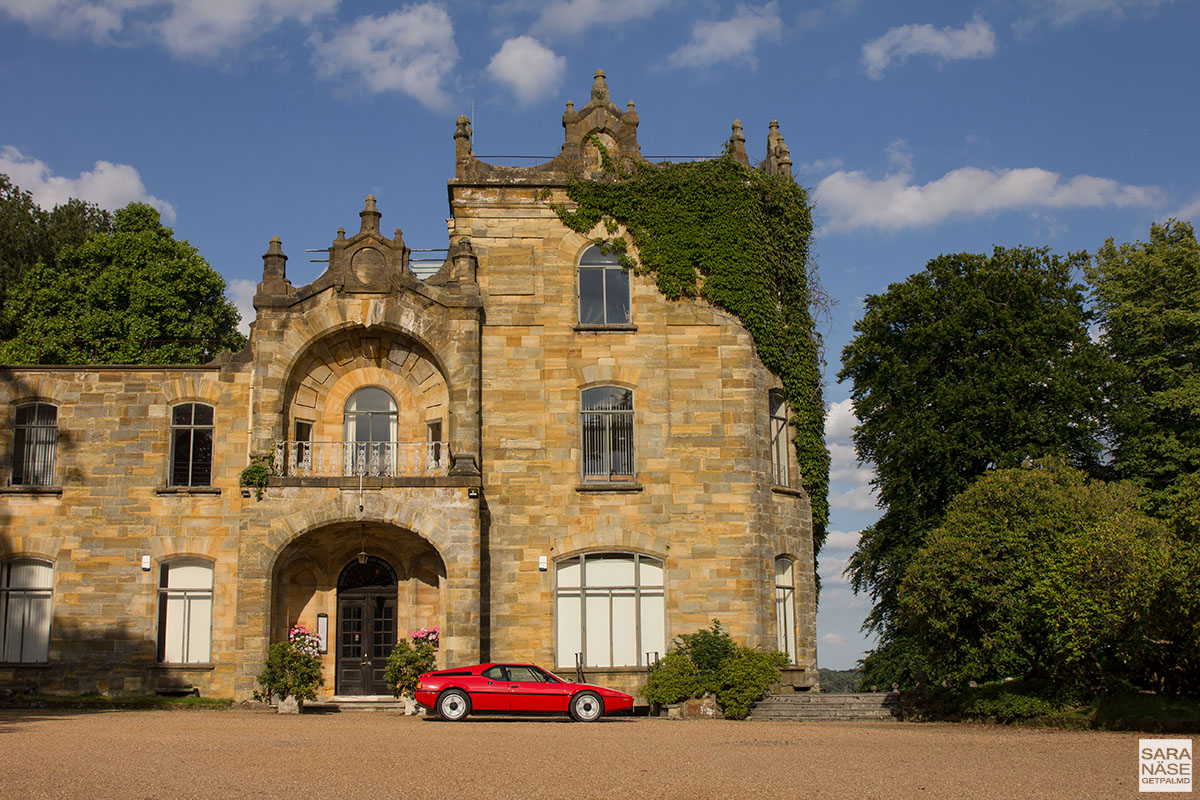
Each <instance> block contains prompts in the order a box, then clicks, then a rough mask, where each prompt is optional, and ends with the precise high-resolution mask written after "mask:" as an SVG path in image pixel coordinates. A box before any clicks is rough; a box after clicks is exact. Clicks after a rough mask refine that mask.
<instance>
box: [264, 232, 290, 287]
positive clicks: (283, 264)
mask: <svg viewBox="0 0 1200 800" xmlns="http://www.w3.org/2000/svg"><path fill="white" fill-rule="evenodd" d="M262 260H263V277H262V284H261V285H260V288H259V291H264V292H266V293H269V294H278V293H282V292H286V291H287V256H286V255H284V254H283V242H282V240H280V238H279V237H278V236H272V237H271V243H270V244H268V245H267V252H265V253H263V257H262Z"/></svg>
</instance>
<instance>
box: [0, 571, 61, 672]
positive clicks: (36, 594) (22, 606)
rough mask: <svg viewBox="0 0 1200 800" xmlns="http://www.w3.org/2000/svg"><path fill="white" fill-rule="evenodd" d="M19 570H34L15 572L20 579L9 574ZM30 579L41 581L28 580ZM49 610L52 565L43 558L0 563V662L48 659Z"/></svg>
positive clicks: (30, 661)
mask: <svg viewBox="0 0 1200 800" xmlns="http://www.w3.org/2000/svg"><path fill="white" fill-rule="evenodd" d="M20 567H26V568H29V567H33V568H35V569H33V570H29V569H26V570H22V571H21V572H24V573H25V574H23V575H22V574H21V573H20V572H19V573H18V575H19V576H20V577H19V578H17V579H14V577H13V572H14V570H15V569H17V568H20ZM37 568H41V569H37ZM30 576H33V577H35V578H37V577H41V578H43V580H40V581H39V580H34V581H28V580H27V579H28V578H29V577H30ZM14 581H16V582H17V584H18V585H14ZM26 583H30V585H25V584H26ZM53 609H54V563H53V562H51V561H47V560H46V559H43V558H10V559H7V560H5V561H0V663H2V664H44V663H46V662H48V661H49V660H50V622H51V618H52V616H53Z"/></svg>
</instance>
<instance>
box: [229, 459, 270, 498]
mask: <svg viewBox="0 0 1200 800" xmlns="http://www.w3.org/2000/svg"><path fill="white" fill-rule="evenodd" d="M274 474H275V465H274V460H273V459H271V458H265V457H262V456H258V457H256V458H254V459H252V460H251V463H250V466H248V467H246V468H245V469H243V470H242V471H241V473H239V474H238V486H247V487H250V488H252V489H253V490H254V499H255V500H262V499H263V492H264V491H265V490H266V488H267V483H268V482H269V481H270V479H271V476H272V475H274Z"/></svg>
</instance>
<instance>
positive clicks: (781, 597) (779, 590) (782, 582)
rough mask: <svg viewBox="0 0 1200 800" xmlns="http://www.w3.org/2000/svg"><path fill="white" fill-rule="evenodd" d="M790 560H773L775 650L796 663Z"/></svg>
mask: <svg viewBox="0 0 1200 800" xmlns="http://www.w3.org/2000/svg"><path fill="white" fill-rule="evenodd" d="M793 567H794V564H793V562H792V560H791V559H790V558H785V557H783V556H780V557H779V558H777V559H775V630H776V641H777V644H776V645H775V646H776V648H777V649H778V650H779V651H780V652H781V653H787V657H788V662H789V663H791V664H795V663H796V584H795V581H794V580H793V578H792V574H793V572H794V569H793Z"/></svg>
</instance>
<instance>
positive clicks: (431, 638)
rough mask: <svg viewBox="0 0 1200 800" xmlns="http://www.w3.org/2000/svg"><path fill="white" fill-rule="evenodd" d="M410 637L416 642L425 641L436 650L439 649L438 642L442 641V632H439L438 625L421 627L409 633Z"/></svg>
mask: <svg viewBox="0 0 1200 800" xmlns="http://www.w3.org/2000/svg"><path fill="white" fill-rule="evenodd" d="M408 638H410V639H412V640H413V643H414V644H417V643H419V642H425V643H426V644H428V645H429V646H430V647H432V648H433V649H434V650H437V649H438V644H439V643H440V642H441V634H440V633H439V632H438V626H437V625H433V626H430V627H428V628H421V630H419V631H412V632H410V633H409V634H408Z"/></svg>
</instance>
